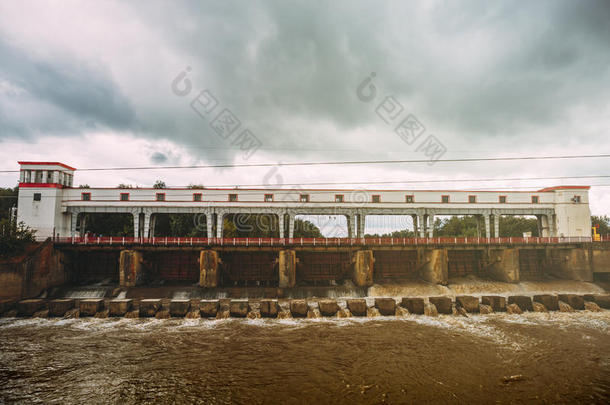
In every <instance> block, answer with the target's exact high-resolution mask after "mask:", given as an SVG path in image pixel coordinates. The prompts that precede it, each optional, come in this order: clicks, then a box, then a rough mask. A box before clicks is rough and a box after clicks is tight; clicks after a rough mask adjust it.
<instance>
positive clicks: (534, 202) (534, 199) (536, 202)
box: [532, 195, 539, 204]
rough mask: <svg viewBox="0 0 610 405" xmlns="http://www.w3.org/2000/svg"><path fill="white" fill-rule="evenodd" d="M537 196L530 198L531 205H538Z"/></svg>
mask: <svg viewBox="0 0 610 405" xmlns="http://www.w3.org/2000/svg"><path fill="white" fill-rule="evenodd" d="M538 201H539V200H538V196H537V195H533V196H532V204H538Z"/></svg>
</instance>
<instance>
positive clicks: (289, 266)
mask: <svg viewBox="0 0 610 405" xmlns="http://www.w3.org/2000/svg"><path fill="white" fill-rule="evenodd" d="M296 257H297V256H296V252H295V251H294V250H280V256H279V260H278V272H279V273H278V275H279V287H280V288H290V287H294V286H295V284H296V281H297V280H296V263H297V258H296Z"/></svg>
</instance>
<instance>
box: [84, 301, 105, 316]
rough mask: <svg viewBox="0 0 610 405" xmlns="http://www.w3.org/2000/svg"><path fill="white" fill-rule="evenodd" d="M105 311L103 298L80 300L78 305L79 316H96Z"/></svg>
mask: <svg viewBox="0 0 610 405" xmlns="http://www.w3.org/2000/svg"><path fill="white" fill-rule="evenodd" d="M102 309H104V299H103V298H90V299H86V300H80V301H79V303H78V311H79V316H80V317H83V316H95V314H97V313H98V312H100V311H101V310H102Z"/></svg>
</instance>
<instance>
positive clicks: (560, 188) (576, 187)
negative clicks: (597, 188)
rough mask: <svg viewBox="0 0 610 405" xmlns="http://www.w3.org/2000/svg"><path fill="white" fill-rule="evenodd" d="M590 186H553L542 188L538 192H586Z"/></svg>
mask: <svg viewBox="0 0 610 405" xmlns="http://www.w3.org/2000/svg"><path fill="white" fill-rule="evenodd" d="M590 188H591V186H555V187H547V188H543V189H540V190H538V191H540V192H543V191H555V190H574V189H576V190H588V189H590Z"/></svg>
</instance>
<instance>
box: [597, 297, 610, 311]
mask: <svg viewBox="0 0 610 405" xmlns="http://www.w3.org/2000/svg"><path fill="white" fill-rule="evenodd" d="M593 302H595V303H596V304H597V305H599V307H600V308H604V309H610V294H595V295H594V296H593Z"/></svg>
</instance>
